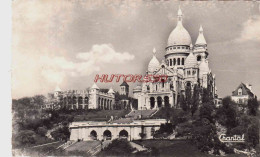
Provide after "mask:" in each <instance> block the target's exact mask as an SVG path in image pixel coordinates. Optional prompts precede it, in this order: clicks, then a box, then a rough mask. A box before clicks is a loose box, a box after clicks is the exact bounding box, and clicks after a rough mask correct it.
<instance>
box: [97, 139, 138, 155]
mask: <svg viewBox="0 0 260 157" xmlns="http://www.w3.org/2000/svg"><path fill="white" fill-rule="evenodd" d="M133 151H134V148H133V147H132V146H131V145H130V143H129V142H128V141H127V140H124V139H115V140H113V141H112V142H111V143H110V144H109V145H108V146H107V147H105V149H104V151H103V152H101V154H100V156H130V155H131V153H132V152H133Z"/></svg>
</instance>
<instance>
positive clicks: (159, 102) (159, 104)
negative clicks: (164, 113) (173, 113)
mask: <svg viewBox="0 0 260 157" xmlns="http://www.w3.org/2000/svg"><path fill="white" fill-rule="evenodd" d="M157 104H158V107H162V97H160V96H158V97H157Z"/></svg>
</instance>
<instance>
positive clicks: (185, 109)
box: [180, 94, 188, 111]
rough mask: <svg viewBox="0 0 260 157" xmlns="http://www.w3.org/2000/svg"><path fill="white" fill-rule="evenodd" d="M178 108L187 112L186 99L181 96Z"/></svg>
mask: <svg viewBox="0 0 260 157" xmlns="http://www.w3.org/2000/svg"><path fill="white" fill-rule="evenodd" d="M180 106H181V108H182V110H183V111H187V110H188V104H187V101H186V98H185V96H184V95H183V94H181V96H180Z"/></svg>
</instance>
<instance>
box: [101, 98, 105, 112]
mask: <svg viewBox="0 0 260 157" xmlns="http://www.w3.org/2000/svg"><path fill="white" fill-rule="evenodd" d="M103 106H104V101H103V98H101V110H103V109H104V108H103Z"/></svg>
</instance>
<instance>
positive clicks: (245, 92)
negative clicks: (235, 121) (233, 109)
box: [231, 83, 257, 105]
mask: <svg viewBox="0 0 260 157" xmlns="http://www.w3.org/2000/svg"><path fill="white" fill-rule="evenodd" d="M255 98H257V97H256V95H255V94H254V93H253V91H252V85H251V84H244V83H241V84H240V85H239V86H238V87H237V88H236V89H235V90H234V91H233V92H232V96H231V99H232V100H233V101H234V102H236V103H237V104H244V105H247V103H248V100H249V99H255Z"/></svg>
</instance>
